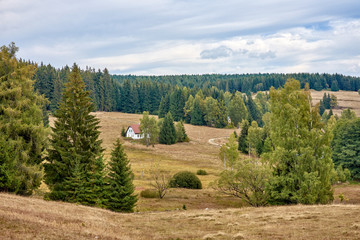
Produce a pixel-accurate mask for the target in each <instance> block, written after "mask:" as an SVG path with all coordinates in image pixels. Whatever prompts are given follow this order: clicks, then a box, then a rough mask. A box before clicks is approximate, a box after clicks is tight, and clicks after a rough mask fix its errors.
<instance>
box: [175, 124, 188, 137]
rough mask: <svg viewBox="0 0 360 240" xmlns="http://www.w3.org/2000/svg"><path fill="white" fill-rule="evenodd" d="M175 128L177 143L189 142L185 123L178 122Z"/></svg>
mask: <svg viewBox="0 0 360 240" xmlns="http://www.w3.org/2000/svg"><path fill="white" fill-rule="evenodd" d="M175 128H176V137H177V142H188V141H189V137H188V136H187V134H186V131H185V127H184V122H183V121H180V122H178V123H177V124H176V126H175Z"/></svg>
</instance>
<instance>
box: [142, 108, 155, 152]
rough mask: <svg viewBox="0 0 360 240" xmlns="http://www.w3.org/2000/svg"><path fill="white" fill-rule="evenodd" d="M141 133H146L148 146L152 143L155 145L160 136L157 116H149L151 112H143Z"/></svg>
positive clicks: (145, 138) (145, 137)
mask: <svg viewBox="0 0 360 240" xmlns="http://www.w3.org/2000/svg"><path fill="white" fill-rule="evenodd" d="M140 130H141V134H143V135H144V141H145V143H146V146H147V147H148V146H149V145H150V144H152V146H154V144H155V143H156V142H157V139H158V137H159V127H158V124H157V121H156V119H155V117H149V112H143V117H142V118H141V119H140Z"/></svg>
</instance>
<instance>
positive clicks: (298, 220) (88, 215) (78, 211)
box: [0, 193, 360, 240]
mask: <svg viewBox="0 0 360 240" xmlns="http://www.w3.org/2000/svg"><path fill="white" fill-rule="evenodd" d="M0 202H1V204H0V231H1V238H2V239H144V240H145V239H146V240H148V239H313V240H316V239H359V236H360V219H359V216H360V205H340V204H336V205H320V206H301V205H296V206H280V207H264V208H240V209H239V208H238V209H226V210H219V209H208V210H204V209H203V210H187V211H183V210H178V211H166V212H146V213H132V214H122V213H113V212H110V211H107V210H102V209H97V208H91V207H85V206H78V205H75V204H69V203H61V202H49V201H44V200H40V199H35V198H26V197H19V196H14V195H10V194H4V193H1V194H0Z"/></svg>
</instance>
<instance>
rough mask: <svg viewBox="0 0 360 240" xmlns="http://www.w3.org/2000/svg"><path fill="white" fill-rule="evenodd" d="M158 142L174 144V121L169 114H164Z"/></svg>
mask: <svg viewBox="0 0 360 240" xmlns="http://www.w3.org/2000/svg"><path fill="white" fill-rule="evenodd" d="M159 142H160V143H161V144H167V145H170V144H174V143H176V130H175V126H174V120H173V118H172V115H171V113H170V112H168V113H167V114H166V116H165V118H164V121H163V123H162V125H161V128H160V135H159Z"/></svg>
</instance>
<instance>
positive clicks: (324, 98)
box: [322, 93, 331, 109]
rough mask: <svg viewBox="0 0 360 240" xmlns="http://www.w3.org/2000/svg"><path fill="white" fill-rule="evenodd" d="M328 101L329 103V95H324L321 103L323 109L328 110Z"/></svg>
mask: <svg viewBox="0 0 360 240" xmlns="http://www.w3.org/2000/svg"><path fill="white" fill-rule="evenodd" d="M330 101H331V98H330V94H329V93H328V94H327V95H326V93H324V96H323V100H322V102H323V103H324V107H325V109H330Z"/></svg>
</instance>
